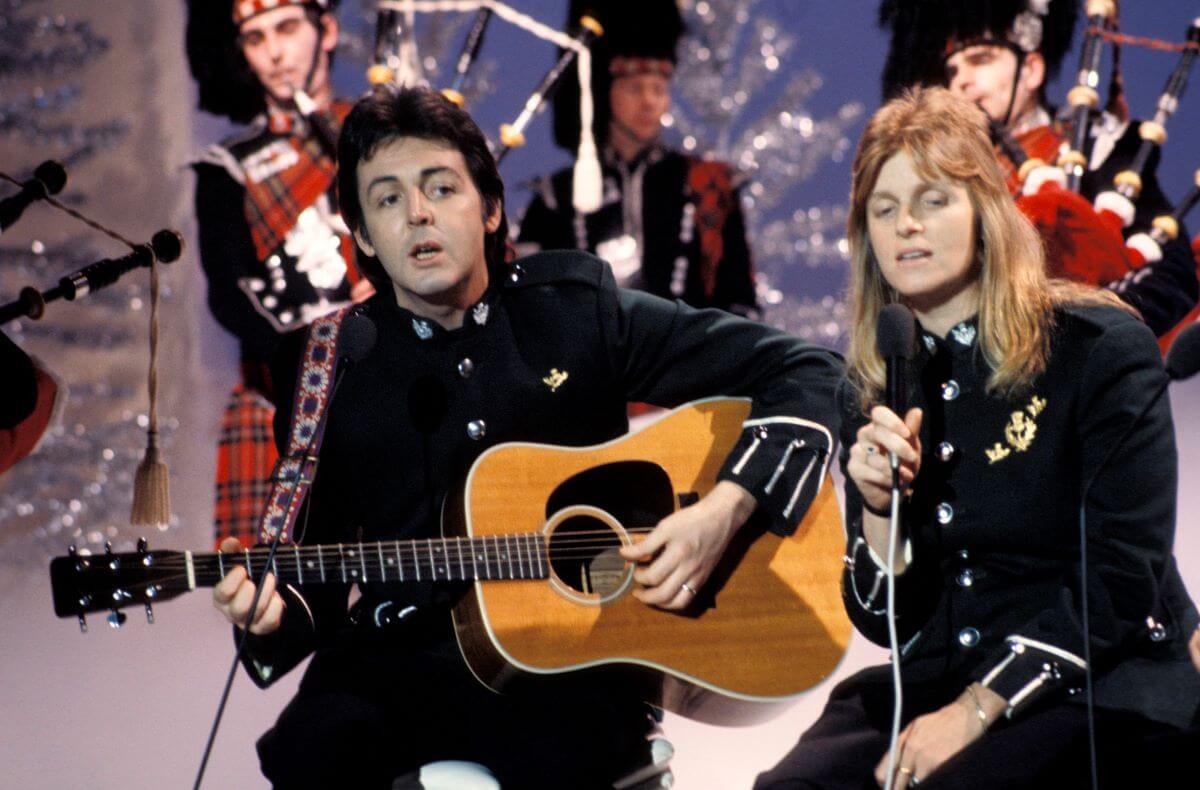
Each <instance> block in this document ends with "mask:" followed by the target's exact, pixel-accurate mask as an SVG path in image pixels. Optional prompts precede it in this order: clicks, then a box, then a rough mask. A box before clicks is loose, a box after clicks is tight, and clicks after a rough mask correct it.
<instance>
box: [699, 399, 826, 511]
mask: <svg viewBox="0 0 1200 790" xmlns="http://www.w3.org/2000/svg"><path fill="white" fill-rule="evenodd" d="M742 428H743V431H742V436H741V438H740V439H738V442H737V444H736V445H735V446H734V448H733V451H732V452H731V453H730V454H729V458H728V459H727V460H726V462H725V466H724V468H722V470H721V472H720V474H719V475H718V478H717V479H718V480H730V481H732V482H735V483H737V484H738V485H740V486H741V487H742V488H745V489H746V490H747V491H749V492H750V494H751V495H752V496H753V497H754V498H755V499H756V500H757V501H758V504H759V507H760V508H762V509H763V510H765V511H766V512H767V513H768V514H769V515H770V518H771V523H772V531H774V532H777V533H779V534H790V533H791V531H792V529H793V528H794V527H795V522H796V521H797V520H798V517H799V516H801V515H803V514H804V512H805V511H806V510H807V509H808V505H809V504H810V503H811V502H812V500H813V498H814V497H815V496H816V494H817V492H818V491H819V490H820V488H821V485H822V483H823V482H824V480H825V477H826V473H827V472H828V469H829V458H830V456H831V454H832V452H831V451H832V449H833V438H832V435H831V434H830V432H829V429H828V428H826V427H825V426H823V425H821V424H820V423H816V422H812V421H809V420H804V419H801V418H798V417H765V418H761V419H754V420H747V421H746V422H744V423H742Z"/></svg>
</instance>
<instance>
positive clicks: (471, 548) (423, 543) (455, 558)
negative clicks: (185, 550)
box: [188, 532, 550, 587]
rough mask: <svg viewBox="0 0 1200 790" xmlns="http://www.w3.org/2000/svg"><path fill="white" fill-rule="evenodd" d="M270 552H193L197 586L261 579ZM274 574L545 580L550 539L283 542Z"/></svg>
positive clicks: (330, 579)
mask: <svg viewBox="0 0 1200 790" xmlns="http://www.w3.org/2000/svg"><path fill="white" fill-rule="evenodd" d="M268 554H269V550H268V549H265V548H257V549H247V550H245V551H242V552H232V553H226V554H189V555H188V560H189V565H190V568H189V571H190V573H189V576H191V577H193V578H194V583H193V584H191V585H190V586H193V587H212V586H214V585H216V584H217V582H219V581H220V580H221V579H223V578H225V575H226V574H227V573H229V571H231V570H233V569H234V568H235V567H242V568H248V569H249V572H250V575H251V577H252V578H255V577H257V575H258V574H259V573H261V572H262V570H263V568H264V567H265V566H266V564H267V556H268ZM271 572H272V573H274V574H275V576H276V577H277V578H278V579H279V580H280V581H282V582H287V583H292V584H333V583H351V584H352V583H357V582H406V581H453V580H466V581H469V580H476V579H481V580H486V579H544V578H547V577H548V576H549V573H550V568H549V563H548V561H547V552H546V539H545V537H544V536H542V535H541V534H538V533H532V532H531V533H525V534H520V535H496V536H489V537H479V538H430V539H428V540H392V541H380V542H378V543H363V542H358V543H336V544H327V545H315V546H297V545H295V544H292V545H283V546H280V547H279V548H278V549H276V551H275V557H274V558H273V559H272V560H271Z"/></svg>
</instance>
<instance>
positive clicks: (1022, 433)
mask: <svg viewBox="0 0 1200 790" xmlns="http://www.w3.org/2000/svg"><path fill="white" fill-rule="evenodd" d="M1036 435H1037V423H1036V422H1034V421H1033V420H1032V419H1029V418H1028V417H1026V416H1025V412H1023V411H1014V412H1013V413H1012V416H1011V417H1010V418H1009V420H1008V425H1007V426H1006V427H1005V428H1004V438H1005V439H1007V440H1008V443H1009V445H1011V446H1012V448H1013V449H1014V450H1016V451H1017V452H1019V453H1023V452H1025V451H1026V450H1028V449H1029V445H1031V444H1033V437H1034V436H1036Z"/></svg>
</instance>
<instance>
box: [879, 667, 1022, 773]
mask: <svg viewBox="0 0 1200 790" xmlns="http://www.w3.org/2000/svg"><path fill="white" fill-rule="evenodd" d="M971 689H972V691H974V692H975V697H972V696H971V692H969V691H964V692H963V693H962V694H961V695H959V697H958V699H956V700H955V701H954V702H951V703H950V704H949V705H946V706H945V707H943V708H939V709H938V710H935V711H934V712H933V713H929V714H926V715H924V716H918V717H917V718H915V719H913V720H912V721H911V722H909V724H908V726H907V727H905V728H904V730H903V731H901V733H900V738H899V739H898V740H897V741H896V749H897V756H896V762H895V771H896V779H895V782H894V784H893V785H892V787H894V788H895V789H896V790H905V788H909V787H913V786H914V785H919V784H920V783H921V780H923V779H925V778H927V777H928V776H929V775H930V774H931V773H933V772H934V771H936V770H937V769H938V768H939V767H941V765H942V763H944V762H946V761H947V760H949V759H950V758H951V757H953V756H954V755H956V754H958V753H959V752H960V751H962V750H963V749H965V748H966V747H967V746H968V745H969V744H970V743H972V742H973V741H974V740H975V739H976V738H979V737H981V736H982V735H983V734H984V732H985V730H986V728H987V726H988V725H990V724H991V723H992V722H993V721H995V720H996V719H998V718H999V717H1000V716H1001V715H1002V714H1003V713H1004V710H1005V708H1006V707H1007V706H1008V703H1007V702H1005V700H1004V698H1003V697H1001V696H1000V695H999V694H996V693H995V692H994V691H991V690H989V689H986V688H984V687H983V686H980V685H978V684H972V686H971ZM976 698H977V699H978V700H979V704H978V705H976V704H975V700H976ZM980 710H982V711H983V712H984V716H985V718H986V719H987V721H986V722H984V721H983V720H981V719H980V717H979V711H980ZM887 767H888V755H886V754H885V755H884V756H883V759H882V760H880V761H879V764H878V765H877V766H875V781H877V782H878V783H879V785H880V787H882V786H884V785H885V783H886V782H887Z"/></svg>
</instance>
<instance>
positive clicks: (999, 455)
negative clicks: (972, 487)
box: [984, 442, 1012, 466]
mask: <svg viewBox="0 0 1200 790" xmlns="http://www.w3.org/2000/svg"><path fill="white" fill-rule="evenodd" d="M984 452H985V453H987V457H988V466H991V465H992V464H994V463H996V462H997V461H1003V460H1004V459H1005V458H1008V456H1009V455H1011V454H1012V450H1010V449H1008V448H1007V447H1005V446H1004V445H1002V444H1000V442H996V444H995V445H993V446H992V447H991V448H990V449H987V450H984Z"/></svg>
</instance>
